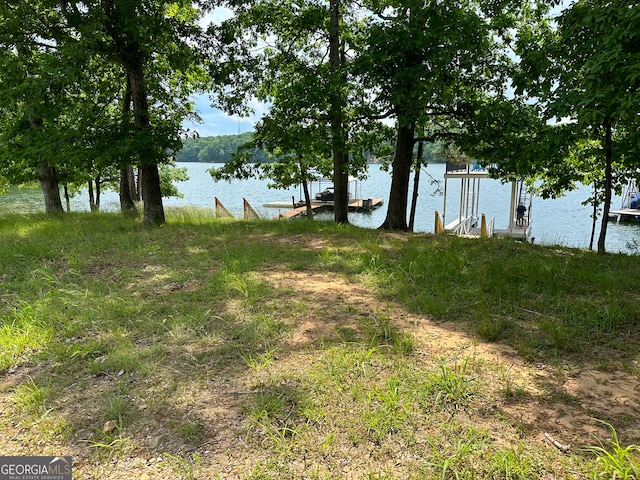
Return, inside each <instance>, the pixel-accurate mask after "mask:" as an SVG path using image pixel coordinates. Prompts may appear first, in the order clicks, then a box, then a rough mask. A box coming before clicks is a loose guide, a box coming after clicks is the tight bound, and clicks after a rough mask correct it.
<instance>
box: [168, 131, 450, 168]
mask: <svg viewBox="0 0 640 480" xmlns="http://www.w3.org/2000/svg"><path fill="white" fill-rule="evenodd" d="M252 139H253V132H245V133H239V134H237V135H219V136H216V137H200V138H186V139H184V141H183V143H184V146H183V148H182V150H180V151H179V152H177V153H176V161H178V162H204V163H226V162H228V161H230V160H231V155H232V154H233V153H235V152H236V150H237V149H238V147H240V146H241V145H244V144H245V143H248V142H250V141H251V140H252ZM417 149H418V146H417V144H416V146H415V149H414V150H415V151H416V152H417ZM439 151H440V146H439V145H437V144H427V145H425V148H424V159H425V161H426V162H428V163H441V162H444V161H445V160H444V159H442V158H440V157H439V156H438V154H439ZM253 158H254V159H255V160H256V161H258V160H259V161H261V162H268V161H269V158H268V157H267V155H266V154H265V153H264V152H263V151H262V150H258V149H255V150H254V151H253ZM370 161H371V162H372V163H379V161H380V160H378V161H376V160H374V159H371V160H370Z"/></svg>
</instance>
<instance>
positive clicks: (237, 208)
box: [0, 163, 640, 253]
mask: <svg viewBox="0 0 640 480" xmlns="http://www.w3.org/2000/svg"><path fill="white" fill-rule="evenodd" d="M178 166H179V167H186V168H187V170H188V175H189V180H188V181H186V182H181V183H178V189H179V190H180V192H181V193H182V194H183V195H184V197H183V198H167V199H164V205H165V206H197V207H211V208H213V206H214V197H218V199H219V200H220V201H221V202H222V203H223V204H224V205H225V206H226V207H227V208H228V209H229V210H230V211H231V213H233V214H234V215H235V216H237V217H241V216H242V213H243V202H242V198H243V197H244V198H246V199H247V201H248V202H249V203H250V204H251V205H252V206H253V208H254V209H255V210H256V211H257V212H258V214H260V216H262V217H264V218H270V217H277V216H278V215H279V214H280V213H282V212H284V211H286V209H285V208H282V209H273V208H266V207H264V206H263V205H264V204H265V203H269V202H276V201H280V202H291V201H292V197H294V198H295V199H296V200H298V199H300V198H301V196H302V193H301V191H300V189H299V188H291V189H288V190H274V189H270V188H268V187H267V182H266V181H262V180H257V179H251V180H234V181H232V182H214V181H213V180H212V179H211V176H210V175H209V174H208V173H207V172H206V170H207V169H209V168H211V167H212V166H216V165H212V164H207V163H179V164H178ZM444 170H445V165H444V164H432V165H429V166H427V167H426V168H425V170H424V171H423V172H422V175H421V177H420V179H421V185H420V190H419V198H418V206H417V208H416V220H415V231H417V232H433V227H434V212H435V211H436V210H437V211H439V212H440V213H441V214H442V209H443V205H444V196H443V195H442V190H443V189H444ZM427 174H428V175H427ZM429 177H432V178H433V179H434V180H435V181H438V182H439V185H438V184H435V183H433V182H432V179H431V178H429ZM390 185H391V177H390V174H389V173H388V172H385V171H383V170H381V169H380V166H379V165H370V166H369V176H368V178H367V179H366V180H363V181H361V182H359V184H358V192H357V196H358V197H362V198H382V199H383V200H384V202H385V203H384V205H383V206H382V207H381V208H379V209H377V210H374V211H372V212H370V213H349V221H350V222H351V223H353V224H355V225H358V226H362V227H365V228H377V227H378V226H380V224H382V222H383V221H384V218H385V216H386V208H387V201H388V196H389V188H390ZM327 186H328V184H327V183H324V184H322V185H321V188H322V189H324V188H326V187H327ZM412 186H413V179H412V180H411V187H412ZM459 186H460V185H459V181H456V180H449V182H448V184H447V217H448V218H447V221H450V220H453V218H454V217H455V216H456V213H457V211H458V203H457V202H459V192H460V189H459ZM438 187H440V188H438ZM317 191H319V186H318V184H314V185H313V191H312V194H315V193H316V192H317ZM590 191H591V189H590V187H587V186H581V187H580V188H578V189H576V190H574V191H572V192H569V193H567V194H566V195H565V196H564V197H562V198H559V199H554V200H543V199H541V198H534V199H533V206H532V209H531V210H532V211H531V216H532V222H531V236H532V237H534V238H535V242H536V243H541V244H545V245H564V246H569V247H577V248H588V246H589V238H590V234H591V224H592V220H591V216H590V215H591V207H589V206H583V205H582V202H583V201H584V200H586V199H587V198H588V197H589V194H590ZM510 193H511V185H510V184H506V185H503V184H501V183H500V181H499V180H493V179H483V180H482V181H481V182H480V192H479V198H480V200H479V205H480V209H479V211H480V212H481V213H485V214H486V216H487V219H490V218H491V217H495V219H496V228H507V226H508V224H509V201H510ZM619 206H620V199H619V198H615V199H614V201H613V203H612V208H618V207H619ZM71 208H72V210H74V211H88V210H89V204H88V197H87V195H86V192H81V193H80V194H78V195H76V196H75V197H74V198H73V199H72V201H71ZM101 209H102V210H103V211H117V210H118V209H119V200H118V194H117V192H110V191H107V192H103V196H102V205H101ZM43 210H44V207H43V205H42V195H41V193H40V191H39V190H29V189H23V190H18V189H15V188H12V189H11V191H10V193H9V194H8V195H0V213H3V212H4V213H6V212H25V213H28V212H41V211H43ZM320 218H327V219H331V218H332V214H321V216H320ZM599 225H600V222H599V220H598V225H597V230H596V239H595V242H597V235H598V231H599ZM639 236H640V224H637V223H620V224H618V223H615V222H610V223H609V226H608V229H607V245H606V248H607V251H609V252H625V253H638V251H637V249H636V248H635V245H636V244H635V241H636V239H637V238H639Z"/></svg>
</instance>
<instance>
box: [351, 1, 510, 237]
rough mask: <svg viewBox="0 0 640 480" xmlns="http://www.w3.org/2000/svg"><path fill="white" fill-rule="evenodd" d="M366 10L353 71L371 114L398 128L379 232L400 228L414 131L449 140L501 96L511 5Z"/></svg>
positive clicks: (398, 5)
mask: <svg viewBox="0 0 640 480" xmlns="http://www.w3.org/2000/svg"><path fill="white" fill-rule="evenodd" d="M368 6H369V7H370V9H371V11H372V13H373V15H372V16H371V17H370V18H368V19H367V21H366V23H365V27H364V31H363V35H362V44H361V49H362V50H363V53H362V55H361V56H360V58H359V59H358V60H356V61H357V62H358V63H359V69H358V70H359V72H360V75H361V78H362V79H363V80H362V81H363V83H365V84H366V85H367V87H368V88H369V89H370V91H371V92H372V93H373V95H375V100H374V103H375V104H376V105H377V112H375V116H376V117H377V118H383V117H390V118H394V119H395V121H396V128H397V135H396V147H395V154H394V158H393V163H392V168H393V171H392V180H391V191H390V194H389V204H388V209H387V216H386V218H385V221H384V223H383V224H382V225H381V228H385V229H392V230H406V229H407V228H408V227H407V218H406V217H407V204H408V191H409V178H410V173H411V168H412V165H413V151H414V144H415V142H416V140H417V137H416V131H417V129H419V130H420V131H421V132H422V131H423V130H424V131H425V132H426V133H425V136H424V139H425V140H430V141H434V140H438V139H446V140H448V141H452V140H453V139H455V138H456V137H457V136H459V135H461V134H463V133H464V130H465V126H464V122H465V121H467V120H470V119H472V118H473V116H474V114H476V112H477V111H478V110H479V108H480V105H481V103H482V102H483V101H484V100H485V99H486V98H487V97H490V96H498V97H499V96H502V95H504V91H505V88H506V87H505V86H506V73H507V72H508V66H509V64H510V61H509V59H508V57H507V56H506V54H505V51H504V48H503V45H502V44H501V43H500V40H501V38H502V37H503V36H505V37H506V36H507V35H508V31H509V28H510V27H511V26H512V25H513V24H514V18H515V15H512V14H509V13H507V12H509V11H510V10H512V9H514V10H515V11H517V4H516V3H515V2H513V3H512V2H504V3H502V4H501V5H500V6H496V4H494V3H487V4H484V3H482V2H474V1H472V0H457V1H448V2H439V1H435V0H434V1H427V2H422V1H420V2H418V1H415V0H401V1H400V2H368Z"/></svg>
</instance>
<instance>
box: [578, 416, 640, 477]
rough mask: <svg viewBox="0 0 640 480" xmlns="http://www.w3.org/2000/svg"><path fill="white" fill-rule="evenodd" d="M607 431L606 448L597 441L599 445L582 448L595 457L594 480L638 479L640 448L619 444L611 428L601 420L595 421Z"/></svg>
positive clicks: (615, 433)
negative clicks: (607, 441) (607, 443)
mask: <svg viewBox="0 0 640 480" xmlns="http://www.w3.org/2000/svg"><path fill="white" fill-rule="evenodd" d="M597 421H598V422H600V423H601V424H603V425H605V426H606V427H607V428H608V429H609V434H610V437H611V439H610V440H609V445H608V448H607V447H606V446H605V445H603V443H602V442H601V441H599V443H600V445H590V446H586V447H584V449H585V450H586V451H588V452H591V453H593V454H595V456H596V465H597V468H596V471H595V472H594V478H614V479H620V480H636V479H637V478H640V446H637V445H627V446H626V447H625V446H623V445H622V444H621V443H620V440H619V439H618V434H617V432H616V430H615V428H613V426H612V425H611V424H609V423H607V422H604V421H602V420H597Z"/></svg>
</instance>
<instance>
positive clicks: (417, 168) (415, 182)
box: [409, 140, 424, 232]
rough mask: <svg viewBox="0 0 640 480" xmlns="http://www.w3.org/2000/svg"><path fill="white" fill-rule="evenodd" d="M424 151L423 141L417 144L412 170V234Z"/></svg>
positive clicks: (410, 220)
mask: <svg viewBox="0 0 640 480" xmlns="http://www.w3.org/2000/svg"><path fill="white" fill-rule="evenodd" d="M423 150H424V141H423V140H420V142H419V143H418V155H417V157H416V165H415V168H414V169H413V175H414V176H413V196H412V197H411V211H410V212H409V230H411V231H412V232H413V226H414V224H415V220H416V207H417V205H418V187H419V186H420V170H422V152H423Z"/></svg>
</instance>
